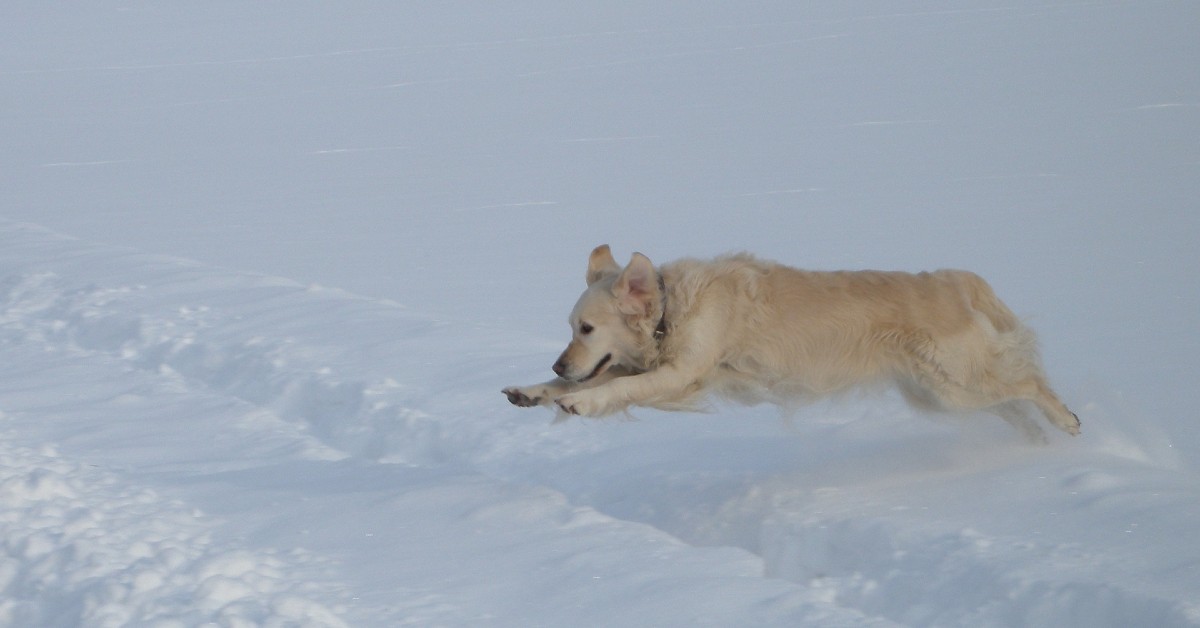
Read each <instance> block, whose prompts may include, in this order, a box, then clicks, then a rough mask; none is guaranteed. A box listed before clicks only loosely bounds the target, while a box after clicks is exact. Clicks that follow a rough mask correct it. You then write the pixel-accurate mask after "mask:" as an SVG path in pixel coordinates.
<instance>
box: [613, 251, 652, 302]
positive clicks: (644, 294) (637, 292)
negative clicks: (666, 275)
mask: <svg viewBox="0 0 1200 628" xmlns="http://www.w3.org/2000/svg"><path fill="white" fill-rule="evenodd" d="M613 296H615V297H616V298H617V309H618V310H620V311H621V313H622V314H629V315H634V316H646V315H648V314H649V313H650V312H651V310H652V305H653V304H654V302H655V300H656V299H658V298H659V296H658V272H657V271H655V270H654V264H652V263H651V262H650V258H648V257H646V256H645V255H642V254H641V253H634V254H633V259H631V260H629V265H628V266H626V267H625V270H623V271H621V275H620V276H619V277H617V281H616V283H614V284H613Z"/></svg>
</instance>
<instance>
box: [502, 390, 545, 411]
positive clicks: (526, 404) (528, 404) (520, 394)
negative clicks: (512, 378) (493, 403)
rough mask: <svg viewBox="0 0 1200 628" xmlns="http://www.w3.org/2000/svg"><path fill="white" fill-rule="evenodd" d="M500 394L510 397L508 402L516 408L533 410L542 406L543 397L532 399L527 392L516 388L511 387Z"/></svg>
mask: <svg viewBox="0 0 1200 628" xmlns="http://www.w3.org/2000/svg"><path fill="white" fill-rule="evenodd" d="M500 392H502V393H504V395H505V396H506V397H508V402H509V403H511V404H513V405H514V406H519V407H522V408H532V407H534V406H538V405H541V404H542V398H541V397H530V396H529V395H528V394H527V393H526V392H525V391H523V390H521V389H520V388H517V387H516V386H510V387H508V388H505V389H504V390H501V391H500Z"/></svg>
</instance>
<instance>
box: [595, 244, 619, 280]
mask: <svg viewBox="0 0 1200 628" xmlns="http://www.w3.org/2000/svg"><path fill="white" fill-rule="evenodd" d="M619 272H621V267H620V266H617V260H615V259H613V256H612V251H610V250H609V248H608V245H607V244H601V245H600V246H598V247H596V248H595V249H593V250H592V254H591V256H590V257H588V269H587V285H589V286H590V285H592V284H593V283H596V280H597V279H599V278H601V277H603V276H605V275H608V274H615V273H619Z"/></svg>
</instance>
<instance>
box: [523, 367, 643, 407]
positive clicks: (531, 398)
mask: <svg viewBox="0 0 1200 628" xmlns="http://www.w3.org/2000/svg"><path fill="white" fill-rule="evenodd" d="M629 374H630V371H629V370H627V369H625V368H623V367H621V366H614V367H612V368H610V369H608V370H607V371H605V372H603V373H601V374H599V375H597V376H596V377H593V378H592V379H590V380H587V381H585V382H574V381H571V380H568V379H563V378H561V377H556V378H554V379H552V380H550V381H548V382H543V383H541V384H534V385H532V386H509V387H508V388H505V389H504V390H502V391H500V392H502V393H504V395H505V396H506V397H508V401H509V403H511V404H513V405H514V406H520V407H522V408H532V407H534V406H550V405H553V404H554V403H555V401H556V400H557V399H558V398H560V397H562V396H563V395H566V394H567V393H570V392H573V391H577V390H586V389H589V388H594V387H596V386H600V385H602V384H605V383H607V382H610V381H612V380H613V379H615V378H618V377H624V376H626V375H629Z"/></svg>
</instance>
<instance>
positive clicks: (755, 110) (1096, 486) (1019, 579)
mask: <svg viewBox="0 0 1200 628" xmlns="http://www.w3.org/2000/svg"><path fill="white" fill-rule="evenodd" d="M1198 20H1200V5H1198V4H1196V3H1195V2H1191V1H1161V2H1159V1H1156V2H1140V3H1124V2H1109V1H1099V2H1090V3H1052V2H1046V1H1034V0H1016V1H1015V2H1009V3H1004V4H1001V5H985V4H979V3H965V4H964V3H944V2H937V1H934V0H906V1H905V2H899V3H897V2H887V3H883V2H857V3H843V2H809V3H790V4H788V3H784V4H781V5H778V6H766V5H763V6H759V5H746V4H744V3H737V4H733V5H731V4H721V3H699V4H697V3H683V2H670V1H667V2H653V3H646V2H637V3H633V2H617V3H604V4H597V5H594V6H586V5H578V4H577V3H551V2H539V1H536V0H522V1H521V2H516V3H504V4H500V5H495V6H491V5H481V4H478V3H466V2H449V3H439V4H438V5H437V6H436V7H434V6H415V5H414V6H408V5H405V6H400V5H393V4H391V3H357V2H356V3H333V4H330V3H316V2H301V3H291V4H289V5H288V7H287V8H286V9H285V8H280V7H271V6H267V5H261V6H252V5H239V4H236V3H204V4H198V5H193V6H184V5H180V6H164V5H159V4H151V3H132V2H112V1H108V0H104V1H101V2H95V3H90V4H88V5H87V6H79V7H75V6H72V7H66V6H61V7H59V6H52V5H45V6H42V5H29V6H24V5H21V4H19V3H18V4H15V5H11V6H6V7H4V8H3V9H0V85H2V86H3V91H4V93H5V94H6V95H7V98H5V99H4V101H3V103H2V104H0V133H3V136H4V137H5V147H4V149H3V150H0V625H5V626H22V627H24V626H123V625H153V626H200V625H226V626H254V625H262V626H294V625H308V626H403V625H413V626H476V625H496V626H562V625H581V626H583V625H622V626H624V625H628V626H693V625H716V626H749V625H764V626H767V625H779V626H795V625H812V626H892V625H904V626H931V625H972V626H1008V625H1030V626H1089V627H1090V626H1132V625H1153V626H1196V625H1200V602H1198V600H1200V595H1198V592H1200V531H1197V527H1196V525H1195V522H1196V521H1197V520H1200V475H1198V472H1200V457H1198V455H1197V453H1196V452H1197V451H1198V450H1200V449H1198V447H1200V421H1197V418H1198V417H1197V411H1196V408H1197V407H1200V394H1198V393H1197V388H1196V387H1195V386H1194V382H1193V381H1192V380H1193V379H1194V375H1195V374H1196V373H1197V372H1200V359H1197V357H1196V356H1197V355H1200V333H1197V331H1196V330H1197V314H1196V313H1197V312H1198V311H1200V284H1198V283H1197V282H1196V281H1195V274H1196V271H1197V270H1200V264H1198V263H1197V260H1198V257H1197V253H1196V251H1195V243H1196V242H1198V241H1200V214H1197V213H1196V212H1195V199H1196V198H1200V177H1198V176H1197V174H1198V171H1197V168H1198V167H1200V144H1198V143H1197V142H1196V138H1197V137H1200V106H1198V105H1200V74H1197V71H1196V69H1195V68H1197V67H1200V63H1198V61H1200V40H1197V39H1196V38H1195V36H1194V25H1195V24H1197V23H1200V21H1198ZM605 242H607V243H610V244H612V245H613V247H614V249H615V250H616V251H617V252H618V253H619V254H625V255H627V254H629V253H630V252H632V251H633V250H640V251H642V252H644V253H646V254H647V255H649V256H650V257H651V259H654V260H659V261H666V260H669V259H673V258H676V257H681V256H705V255H712V254H718V253H723V252H728V251H735V250H741V249H745V250H750V251H752V252H755V253H757V254H759V255H761V256H763V257H767V258H772V259H776V260H779V261H782V262H786V263H790V264H793V265H797V266H805V267H810V268H863V267H875V268H897V269H909V270H917V269H928V268H936V267H960V268H968V269H971V270H974V271H976V272H979V273H980V274H982V275H983V276H985V277H986V278H988V279H989V281H990V282H991V283H992V284H993V285H994V286H995V288H996V290H997V292H998V293H999V294H1000V295H1001V296H1002V297H1003V298H1004V299H1005V300H1006V302H1008V303H1009V304H1010V305H1011V306H1012V307H1013V308H1014V309H1015V310H1016V311H1017V312H1018V313H1020V314H1022V315H1023V316H1025V317H1026V318H1027V320H1028V321H1029V322H1030V324H1031V325H1032V326H1033V327H1034V328H1035V329H1036V330H1037V331H1038V333H1039V335H1040V338H1041V340H1042V347H1043V352H1044V354H1045V361H1046V367H1047V371H1048V373H1049V376H1050V379H1051V381H1052V383H1053V384H1054V385H1055V387H1056V389H1057V390H1058V392H1059V393H1060V394H1061V396H1062V397H1063V398H1064V399H1065V400H1066V401H1067V403H1068V405H1069V406H1071V407H1072V409H1074V410H1075V411H1076V412H1077V413H1078V414H1079V415H1080V417H1081V419H1082V421H1083V435H1082V436H1080V437H1078V438H1075V439H1071V438H1068V437H1066V436H1064V435H1059V434H1055V435H1053V437H1052V439H1051V442H1050V443H1049V444H1048V445H1045V446H1036V447H1035V446H1029V445H1026V444H1024V443H1023V442H1022V439H1021V438H1020V436H1019V435H1017V434H1015V433H1013V431H1012V430H1011V429H1010V428H1009V427H1008V426H1007V425H1005V424H1004V423H1003V422H1001V421H997V420H995V419H994V418H992V417H987V416H984V415H980V416H966V417H953V416H930V415H925V414H922V413H920V412H917V411H914V410H912V409H909V408H908V407H906V406H905V405H904V404H903V403H902V402H901V401H900V399H899V396H898V395H895V394H894V393H890V392H883V393H871V394H863V395H861V396H860V395H852V396H848V397H846V398H839V399H832V400H825V401H820V402H817V403H814V404H812V405H809V406H806V407H803V408H800V409H798V410H796V411H795V412H793V413H781V412H780V411H779V410H778V409H775V408H772V407H769V406H761V407H753V408H745V407H740V406H731V405H718V406H716V408H715V410H714V411H713V412H711V413H707V414H688V413H676V414H671V413H661V412H655V411H649V410H639V411H636V412H635V413H634V416H633V417H631V419H630V420H621V419H615V420H605V421H587V420H578V419H575V420H570V421H565V422H561V423H553V420H554V415H553V414H552V413H550V412H547V411H545V410H540V409H534V410H529V409H519V408H515V407H512V406H510V405H508V404H507V402H506V401H505V400H504V397H503V396H502V395H501V394H500V393H499V390H500V388H502V387H504V386H507V385H512V384H526V383H532V382H535V381H540V380H542V379H545V377H547V376H548V373H549V365H550V363H551V362H552V361H553V360H554V357H555V356H556V355H557V353H558V352H559V351H560V350H561V344H562V343H563V342H564V340H565V338H566V335H567V329H566V326H565V324H564V320H565V318H566V315H567V313H568V311H569V309H570V306H571V304H572V303H573V301H574V298H575V295H576V294H577V293H578V291H579V290H581V289H582V284H583V274H584V272H583V271H584V268H585V266H586V256H587V252H588V251H590V250H591V248H592V247H593V246H595V245H597V244H600V243H605ZM622 252H623V253H622Z"/></svg>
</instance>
